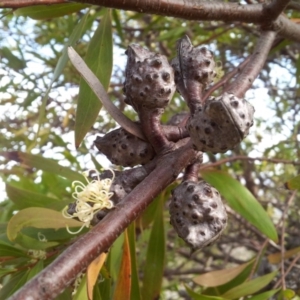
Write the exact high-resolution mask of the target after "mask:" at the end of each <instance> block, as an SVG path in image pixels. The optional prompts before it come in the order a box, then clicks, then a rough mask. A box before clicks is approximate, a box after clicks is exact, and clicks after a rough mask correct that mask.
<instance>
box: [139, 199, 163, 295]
mask: <svg viewBox="0 0 300 300" xmlns="http://www.w3.org/2000/svg"><path fill="white" fill-rule="evenodd" d="M163 204H164V198H163V197H161V198H160V199H159V205H158V207H157V210H156V214H155V219H154V222H153V226H152V230H151V234H150V238H149V243H148V249H147V257H146V263H145V268H144V277H143V287H142V299H143V300H152V299H158V298H159V295H160V290H161V285H162V279H163V270H164V260H165V242H166V241H165V230H164V220H163Z"/></svg>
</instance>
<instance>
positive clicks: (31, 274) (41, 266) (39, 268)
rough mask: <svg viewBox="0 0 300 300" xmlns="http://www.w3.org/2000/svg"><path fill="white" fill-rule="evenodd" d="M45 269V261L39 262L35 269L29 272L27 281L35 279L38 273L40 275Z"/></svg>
mask: <svg viewBox="0 0 300 300" xmlns="http://www.w3.org/2000/svg"><path fill="white" fill-rule="evenodd" d="M43 268H44V261H43V260H39V261H38V262H37V263H36V264H35V265H34V267H33V268H32V269H31V270H30V271H29V273H28V276H27V280H26V281H29V280H30V279H31V278H33V277H34V276H35V275H37V274H38V273H40V272H41V271H42V270H43Z"/></svg>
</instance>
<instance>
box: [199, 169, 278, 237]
mask: <svg viewBox="0 0 300 300" xmlns="http://www.w3.org/2000/svg"><path fill="white" fill-rule="evenodd" d="M201 174H202V176H203V178H204V179H205V180H206V181H207V182H208V183H210V184H211V185H212V186H214V187H215V188H216V189H217V190H218V191H219V192H220V193H221V195H222V196H223V197H224V198H225V199H226V201H227V202H228V204H229V206H230V207H231V208H232V209H233V210H235V211H236V212H237V213H239V214H240V215H241V216H243V217H244V218H245V219H246V220H248V221H249V222H250V223H251V224H253V225H254V226H255V227H257V228H258V229H259V230H260V231H261V232H262V233H263V234H265V235H266V236H267V237H269V238H270V239H271V240H273V241H275V242H277V241H278V236H277V231H276V229H275V227H274V225H273V223H272V221H271V219H270V218H269V216H268V214H267V213H266V211H265V210H264V208H263V207H262V206H261V204H260V203H259V202H258V201H257V200H256V199H255V198H254V197H253V195H252V194H251V193H250V192H249V190H248V189H247V188H245V187H244V186H243V185H242V184H241V183H240V182H238V181H237V180H235V179H233V178H232V177H231V176H230V175H229V174H228V173H226V172H221V171H216V170H202V171H201Z"/></svg>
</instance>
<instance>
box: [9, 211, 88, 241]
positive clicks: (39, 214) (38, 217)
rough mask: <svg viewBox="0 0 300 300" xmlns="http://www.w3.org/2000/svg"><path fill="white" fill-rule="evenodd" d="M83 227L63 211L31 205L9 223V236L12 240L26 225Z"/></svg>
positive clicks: (57, 227) (56, 227) (55, 227)
mask: <svg viewBox="0 0 300 300" xmlns="http://www.w3.org/2000/svg"><path fill="white" fill-rule="evenodd" d="M67 225H68V226H69V227H81V226H82V223H81V222H79V221H76V220H74V219H66V218H64V217H63V215H62V213H61V212H58V211H55V210H51V209H48V208H38V207H30V208H25V209H23V210H21V211H19V212H18V213H17V214H16V215H14V216H13V217H12V218H11V219H10V221H9V222H8V225H7V237H8V238H9V240H10V241H13V240H15V239H16V238H17V235H18V233H19V232H20V231H21V230H22V229H23V228H25V227H37V228H54V229H59V228H64V227H66V226H67Z"/></svg>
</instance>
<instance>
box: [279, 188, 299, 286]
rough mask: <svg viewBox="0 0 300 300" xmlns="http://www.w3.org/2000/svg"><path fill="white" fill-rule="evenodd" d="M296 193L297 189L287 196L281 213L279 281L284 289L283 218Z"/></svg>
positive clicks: (284, 218)
mask: <svg viewBox="0 0 300 300" xmlns="http://www.w3.org/2000/svg"><path fill="white" fill-rule="evenodd" d="M296 193H297V191H294V192H293V193H292V195H291V196H290V197H289V198H288V200H287V202H286V204H285V207H284V211H283V215H282V225H281V239H280V245H281V250H280V253H281V262H280V264H281V270H280V272H281V282H282V289H283V290H285V289H286V284H285V276H286V275H287V273H286V274H285V272H284V254H285V246H284V240H285V237H284V235H285V224H284V222H285V220H286V216H287V212H288V209H289V207H290V205H291V203H292V202H293V200H294V198H295V196H296Z"/></svg>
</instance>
